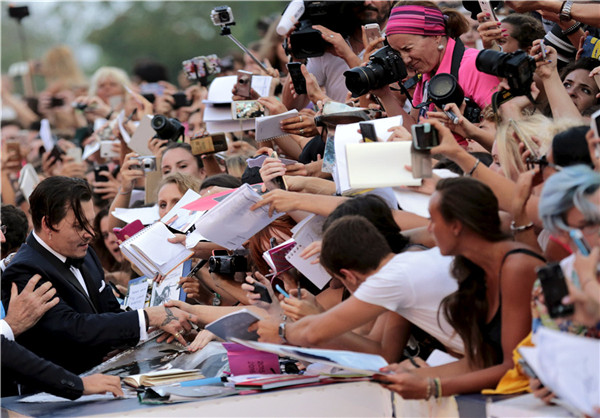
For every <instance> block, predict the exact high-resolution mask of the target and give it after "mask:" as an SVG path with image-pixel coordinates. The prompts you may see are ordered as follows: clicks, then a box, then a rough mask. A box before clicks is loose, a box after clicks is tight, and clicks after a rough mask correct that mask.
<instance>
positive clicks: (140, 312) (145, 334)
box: [137, 309, 148, 341]
mask: <svg viewBox="0 0 600 418" xmlns="http://www.w3.org/2000/svg"><path fill="white" fill-rule="evenodd" d="M137 313H138V319H139V322H140V341H146V340H147V339H148V331H146V329H147V328H148V327H147V326H146V315H144V310H143V309H138V310H137Z"/></svg>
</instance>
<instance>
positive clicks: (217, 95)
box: [204, 75, 273, 112]
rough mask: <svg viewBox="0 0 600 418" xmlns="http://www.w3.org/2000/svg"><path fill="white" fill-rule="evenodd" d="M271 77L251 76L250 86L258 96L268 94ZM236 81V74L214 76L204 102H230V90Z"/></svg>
mask: <svg viewBox="0 0 600 418" xmlns="http://www.w3.org/2000/svg"><path fill="white" fill-rule="evenodd" d="M272 79H273V78H272V77H271V76H264V75H254V76H252V88H253V89H254V90H255V91H256V92H257V93H258V94H259V95H260V96H268V95H269V90H270V86H271V80H272ZM236 82H237V76H236V75H229V76H225V77H217V78H215V79H214V80H213V81H212V83H210V86H209V88H208V95H207V97H206V100H204V103H231V102H232V101H233V95H232V93H231V91H232V90H233V86H234V85H235V83H236ZM230 112H231V110H230Z"/></svg>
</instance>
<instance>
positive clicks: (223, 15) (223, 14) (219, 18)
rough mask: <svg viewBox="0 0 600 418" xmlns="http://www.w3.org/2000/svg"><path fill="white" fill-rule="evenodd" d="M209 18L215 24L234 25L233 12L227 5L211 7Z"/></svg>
mask: <svg viewBox="0 0 600 418" xmlns="http://www.w3.org/2000/svg"><path fill="white" fill-rule="evenodd" d="M210 19H211V20H212V22H213V23H214V24H215V25H217V26H226V25H235V20H234V19H233V12H232V11H231V7H229V6H219V7H215V8H214V9H212V11H211V12H210Z"/></svg>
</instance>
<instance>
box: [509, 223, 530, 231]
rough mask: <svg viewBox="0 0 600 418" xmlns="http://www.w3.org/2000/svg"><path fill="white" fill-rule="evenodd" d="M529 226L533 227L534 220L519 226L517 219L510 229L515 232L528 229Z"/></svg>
mask: <svg viewBox="0 0 600 418" xmlns="http://www.w3.org/2000/svg"><path fill="white" fill-rule="evenodd" d="M529 228H533V222H529V223H528V224H527V225H520V226H517V224H516V223H515V221H512V222H511V223H510V230H511V231H512V232H514V233H517V232H523V231H527V230H528V229H529Z"/></svg>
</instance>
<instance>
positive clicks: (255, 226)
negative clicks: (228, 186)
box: [196, 184, 283, 250]
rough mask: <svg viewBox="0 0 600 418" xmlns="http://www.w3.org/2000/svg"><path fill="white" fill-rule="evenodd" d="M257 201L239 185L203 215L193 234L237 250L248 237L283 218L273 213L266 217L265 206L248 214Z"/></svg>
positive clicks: (277, 213)
mask: <svg viewBox="0 0 600 418" xmlns="http://www.w3.org/2000/svg"><path fill="white" fill-rule="evenodd" d="M261 199H262V198H261V197H260V195H259V194H258V193H256V191H254V190H253V189H252V188H251V187H250V186H249V185H248V184H243V185H242V186H241V187H240V188H239V189H237V190H236V191H234V192H233V193H231V194H230V195H229V196H227V198H226V199H225V200H223V201H222V202H221V203H219V204H218V205H217V206H215V207H214V208H212V209H211V210H209V211H208V212H206V213H205V214H204V216H203V217H202V218H200V220H199V221H198V222H197V223H196V230H197V231H199V233H200V234H202V236H204V237H206V239H208V240H210V241H212V242H214V243H215V244H219V245H221V246H223V247H225V248H227V249H229V250H235V249H237V248H240V247H241V246H242V244H243V243H244V242H245V241H247V240H248V239H249V238H250V237H252V236H253V235H254V234H256V233H257V232H258V231H260V230H261V229H263V228H264V227H266V226H267V225H269V224H270V223H271V222H273V221H274V220H275V219H277V218H279V217H280V216H282V215H283V213H279V212H275V213H274V214H273V216H272V217H269V208H268V206H263V207H261V208H259V209H257V210H255V211H251V210H250V207H251V206H252V205H254V204H255V203H256V202H259V201H260V200H261Z"/></svg>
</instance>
